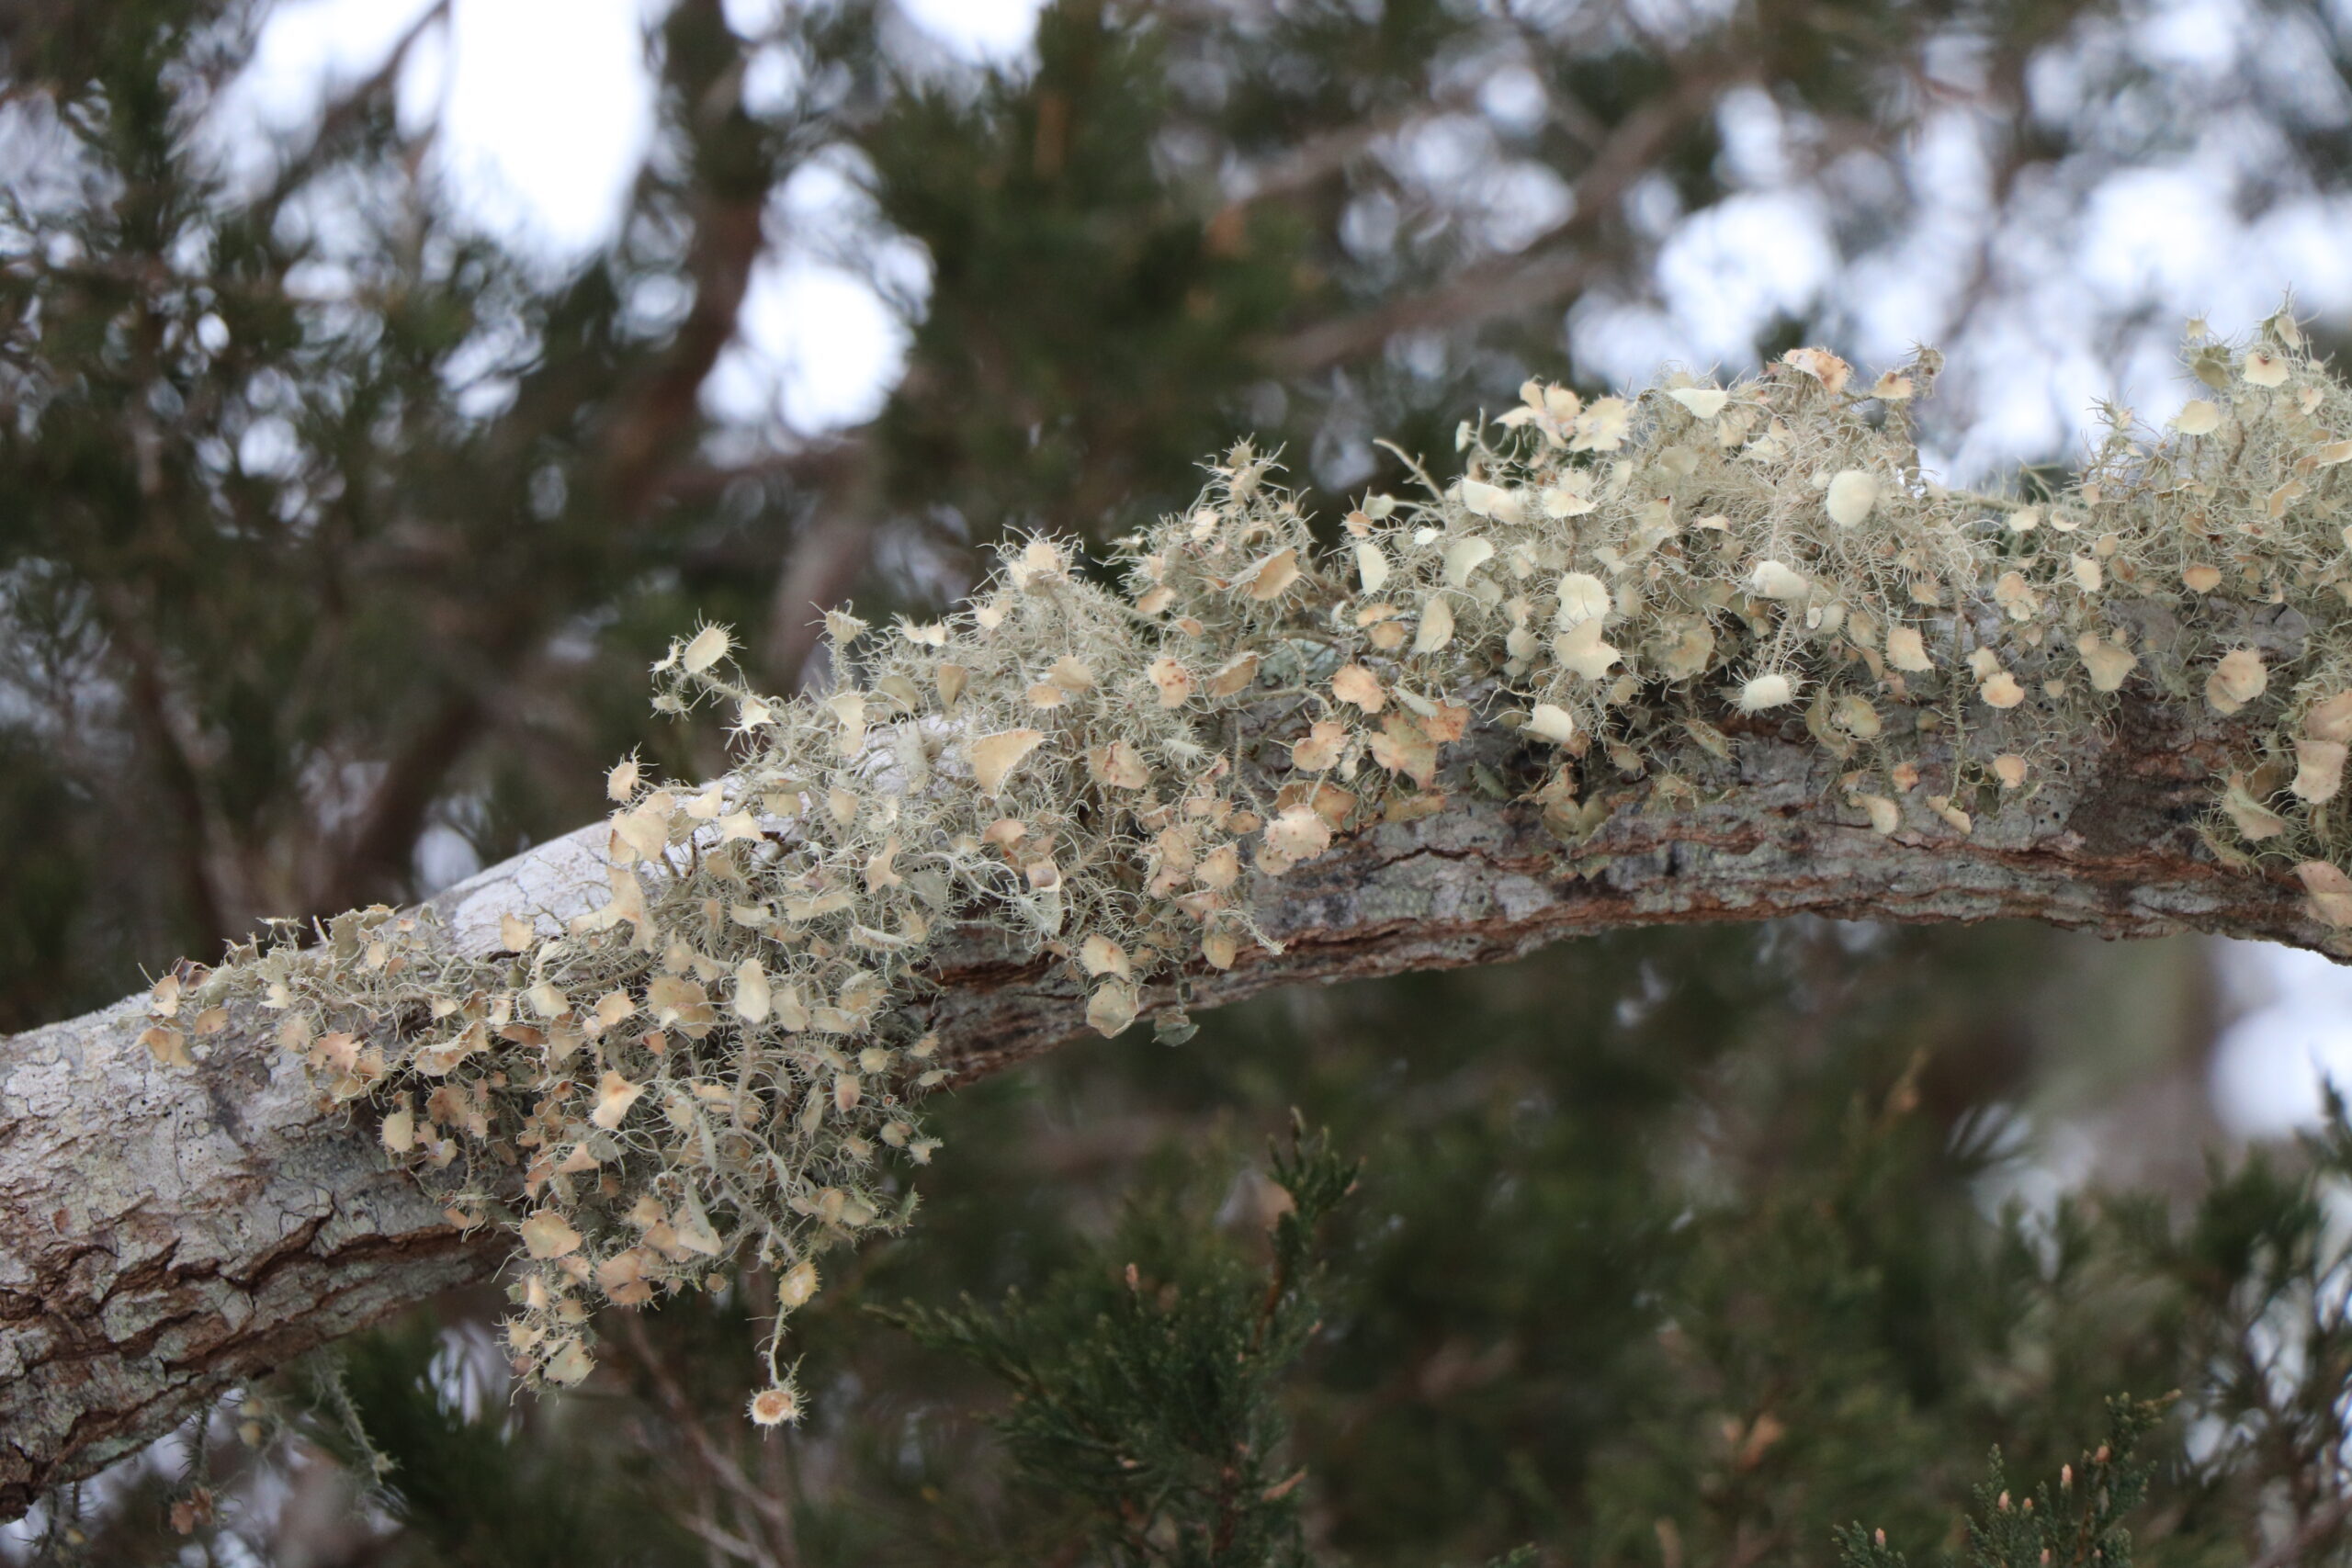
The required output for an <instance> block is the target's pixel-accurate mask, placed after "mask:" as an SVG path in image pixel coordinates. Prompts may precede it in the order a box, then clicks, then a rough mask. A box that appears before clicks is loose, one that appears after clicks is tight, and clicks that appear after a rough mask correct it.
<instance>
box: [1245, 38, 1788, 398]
mask: <svg viewBox="0 0 2352 1568" xmlns="http://www.w3.org/2000/svg"><path fill="white" fill-rule="evenodd" d="M1752 73H1753V67H1752V66H1750V65H1746V64H1742V63H1740V62H1736V61H1728V60H1722V61H1708V62H1692V64H1691V67H1690V69H1689V70H1688V71H1687V72H1686V73H1684V75H1683V76H1682V78H1681V80H1680V81H1679V83H1678V84H1677V85H1676V86H1675V88H1674V90H1673V91H1672V92H1669V93H1665V94H1661V95H1659V96H1657V97H1654V98H1651V99H1648V100H1646V101H1645V102H1644V103H1643V104H1642V105H1641V107H1638V108H1636V109H1634V111H1633V112H1632V113H1631V114H1628V115H1627V116H1626V117H1625V118H1623V120H1621V121H1619V122H1618V124H1617V126H1616V128H1615V129H1614V130H1612V131H1611V133H1610V135H1609V138H1608V140H1607V141H1604V142H1602V143H1601V145H1600V149H1599V151H1597V152H1595V153H1594V154H1593V157H1592V162H1591V163H1590V164H1587V165H1586V167H1585V171H1584V174H1583V175H1582V176H1581V177H1580V178H1579V179H1578V180H1577V184H1576V190H1575V202H1576V205H1575V209H1574V210H1573V211H1572V212H1570V214H1569V215H1568V217H1567V218H1566V219H1565V220H1562V221H1561V222H1559V223H1557V224H1555V225H1554V226H1553V228H1552V229H1551V230H1549V231H1546V232H1545V233H1544V234H1542V235H1541V236H1539V237H1538V238H1537V239H1536V240H1535V241H1534V242H1532V243H1531V244H1529V245H1528V247H1527V248H1526V249H1525V250H1524V251H1521V252H1519V253H1517V254H1511V255H1508V256H1497V257H1495V258H1493V259H1492V260H1489V261H1485V262H1481V263H1479V264H1477V265H1475V266H1470V267H1465V268H1464V269H1463V270H1462V271H1461V272H1458V273H1456V274H1454V275H1453V276H1452V277H1449V278H1447V279H1446V280H1445V281H1444V282H1443V283H1442V284H1440V285H1438V286H1437V287H1436V288H1431V289H1429V290H1427V291H1426V292H1423V293H1419V294H1406V295H1399V296H1397V297H1396V298H1394V299H1386V300H1384V301H1383V302H1382V303H1381V304H1380V305H1378V306H1376V307H1375V308H1374V309H1372V310H1365V311H1363V312H1361V313H1359V314H1357V315H1353V316H1343V317H1340V318H1339V319H1337V320H1335V321H1318V322H1317V323H1316V324H1315V325H1314V326H1311V327H1306V328H1304V329H1302V330H1300V331H1298V332H1295V333H1290V334H1289V335H1288V336H1285V337H1281V338H1276V339H1272V340H1271V341H1268V342H1265V343H1261V344H1259V345H1258V348H1257V355H1258V358H1259V360H1260V362H1261V364H1263V365H1264V366H1265V367H1266V369H1267V370H1268V372H1269V373H1270V374H1272V375H1276V376H1283V377H1298V376H1311V375H1314V374H1315V373H1317V371H1321V370H1328V369H1329V368H1330V367H1332V366H1334V365H1341V364H1345V363H1346V362H1348V361H1349V360H1351V359H1356V358H1360V357H1362V356H1363V355H1366V354H1370V353H1374V352H1375V351H1376V350H1378V349H1379V348H1380V346H1381V345H1382V344H1385V343H1386V342H1387V341H1388V340H1389V339H1390V338H1393V337H1395V336H1397V334H1398V333H1408V332H1423V331H1428V330H1430V329H1433V328H1447V329H1453V328H1459V327H1466V326H1475V325H1476V324H1478V323H1479V322H1482V321H1493V320H1495V319H1496V318H1498V317H1500V316H1509V315H1515V314H1517V313H1519V312H1520V311H1522V310H1533V309H1534V308H1535V307H1537V306H1539V305H1547V304H1550V303H1552V302H1553V301H1555V300H1558V299H1566V298H1567V297H1568V296H1570V295H1572V294H1575V293H1576V292H1577V291H1578V290H1579V289H1581V288H1584V286H1585V285H1586V284H1587V283H1589V281H1591V279H1592V278H1593V277H1594V276H1597V275H1598V274H1599V273H1600V272H1601V271H1602V270H1604V268H1605V265H1606V262H1605V259H1604V258H1603V257H1601V256H1600V255H1597V254H1593V253H1592V252H1591V251H1590V250H1589V249H1588V248H1578V249H1575V250H1569V249H1567V248H1566V247H1569V246H1578V247H1582V246H1583V243H1584V242H1587V241H1589V240H1590V239H1591V238H1592V237H1593V236H1594V235H1595V234H1597V233H1598V232H1600V230H1601V229H1602V228H1603V227H1604V226H1605V225H1606V224H1608V223H1609V222H1610V221H1611V219H1612V218H1613V217H1614V216H1615V213H1616V210H1617V204H1618V202H1619V201H1620V200H1621V199H1623V197H1624V195H1625V193H1626V191H1627V190H1629V189H1631V188H1632V186H1633V185H1634V182H1635V181H1636V180H1638V179H1640V178H1641V176H1642V175H1644V174H1645V173H1647V172H1648V171H1649V170H1650V169H1651V168H1652V167H1653V166H1654V165H1655V164H1656V163H1657V158H1658V156H1659V154H1660V153H1662V152H1664V151H1665V150H1666V149H1667V147H1668V145H1670V144H1671V143H1672V142H1673V141H1674V140H1675V138H1677V137H1679V136H1680V135H1682V134H1683V133H1684V132H1686V131H1688V130H1690V129H1691V127H1692V126H1693V125H1695V124H1697V123H1698V122H1699V121H1700V120H1701V119H1702V118H1705V117H1706V116H1707V115H1709V114H1711V113H1713V109H1714V106H1715V102H1716V100H1717V99H1718V98H1720V97H1721V96H1723V93H1724V89H1725V88H1727V87H1730V86H1731V85H1734V84H1735V83H1737V82H1739V81H1741V80H1743V79H1745V78H1746V77H1747V76H1748V75H1750V74H1752Z"/></svg>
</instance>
